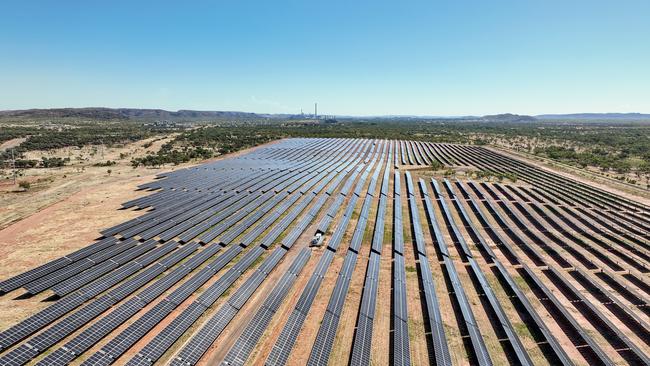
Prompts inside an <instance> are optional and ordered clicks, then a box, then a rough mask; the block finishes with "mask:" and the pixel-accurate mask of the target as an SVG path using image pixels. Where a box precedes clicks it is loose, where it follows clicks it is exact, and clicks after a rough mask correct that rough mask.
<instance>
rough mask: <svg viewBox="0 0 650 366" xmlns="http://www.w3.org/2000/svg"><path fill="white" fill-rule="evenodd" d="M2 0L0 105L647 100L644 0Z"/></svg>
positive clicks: (415, 108)
mask: <svg viewBox="0 0 650 366" xmlns="http://www.w3.org/2000/svg"><path fill="white" fill-rule="evenodd" d="M181 4H182V5H181ZM0 14H1V15H0V109H22V108H48V107H84V106H106V107H134V108H163V109H169V110H176V109H200V110H242V111H251V112H268V113H298V112H300V109H301V108H304V109H305V111H306V112H307V111H311V110H312V108H313V103H314V101H318V103H319V111H321V112H323V113H328V114H347V115H385V114H417V115H469V114H475V115H481V114H492V113H503V112H512V113H522V114H540V113H570V112H633V111H634V112H650V20H649V19H650V18H649V15H650V1H645V0H636V1H635V0H620V1H611V0H591V1H583V0H562V1H560V0H510V1H505V0H491V1H478V0H475V1H471V0H456V1H451V0H450V1H435V0H429V1H409V0H405V1H381V0H375V1H365V0H360V1H336V0H334V1H332V0H328V1H324V0H323V1H307V0H304V1H245V0H230V1H182V2H181V1H175V2H172V1H169V2H167V1H117V0H112V1H101V2H100V1H92V0H87V1H54V0H51V1H29V0H22V1H4V2H2V3H0Z"/></svg>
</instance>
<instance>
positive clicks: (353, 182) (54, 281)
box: [0, 138, 650, 366]
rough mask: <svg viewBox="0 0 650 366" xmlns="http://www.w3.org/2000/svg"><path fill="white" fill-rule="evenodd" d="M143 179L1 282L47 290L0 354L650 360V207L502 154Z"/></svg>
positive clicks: (364, 360)
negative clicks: (97, 225) (105, 211)
mask: <svg viewBox="0 0 650 366" xmlns="http://www.w3.org/2000/svg"><path fill="white" fill-rule="evenodd" d="M435 161H437V162H439V163H440V164H442V165H443V166H444V167H448V168H454V169H473V170H479V171H492V172H497V173H503V174H507V175H508V176H513V175H514V176H516V177H517V179H516V180H513V181H501V182H496V181H486V180H479V179H471V178H469V176H459V177H458V178H455V177H451V176H447V177H445V176H441V175H436V174H435V173H434V172H433V170H432V169H430V166H431V164H432V163H433V162H435ZM134 188H135V187H134ZM137 189H138V190H139V193H140V196H139V198H137V199H134V200H132V201H129V202H124V203H123V205H122V206H123V207H122V209H123V210H134V211H138V212H139V213H140V215H139V216H137V217H136V218H134V219H132V220H130V221H126V222H123V223H121V224H119V225H116V226H114V227H109V228H106V229H104V230H103V231H101V233H98V238H97V240H96V241H94V242H92V243H89V244H88V245H87V246H85V247H83V248H81V249H79V250H77V251H75V252H72V253H69V254H68V255H66V256H64V257H62V258H59V259H56V260H53V261H50V262H48V263H44V264H42V265H40V266H38V267H36V268H33V269H31V270H29V271H27V272H25V273H20V274H16V275H15V276H14V277H11V278H5V279H0V293H1V294H2V296H10V297H13V298H16V300H15V302H16V304H17V305H16V306H20V303H21V302H30V301H35V300H34V299H33V298H30V297H33V296H35V295H38V294H42V293H47V294H48V295H50V296H49V299H48V305H47V306H46V307H45V308H44V309H43V310H40V311H38V312H35V313H33V314H31V315H29V316H28V317H26V318H24V319H20V320H18V321H17V322H16V323H15V324H14V325H13V326H11V327H9V328H8V329H2V330H0V365H25V364H33V365H68V364H77V365H79V364H80V365H111V364H119V365H129V366H135V365H152V364H169V365H176V366H181V365H187V366H192V365H207V364H210V365H212V364H219V365H252V364H255V365H258V364H265V365H305V364H306V365H328V364H329V365H341V364H351V365H370V364H373V365H388V364H391V365H409V364H414V365H424V364H432V365H466V364H472V365H533V364H534V365H626V364H629V365H648V364H650V326H649V325H648V324H649V322H650V319H649V316H650V307H649V306H648V299H650V281H649V275H648V274H649V272H650V269H649V268H648V267H649V265H650V243H649V239H650V207H648V206H645V205H643V204H641V203H639V202H636V201H634V200H631V199H629V198H625V197H622V196H618V195H615V194H613V193H611V192H609V191H606V190H603V189H601V188H599V187H596V186H593V185H589V184H586V183H583V182H582V181H579V180H576V179H573V178H569V177H567V176H566V175H561V174H559V173H554V172H552V171H550V170H547V169H542V168H539V167H536V166H533V165H531V164H529V163H527V162H525V161H523V160H518V159H516V158H513V157H511V156H509V155H506V154H503V153H500V152H498V151H496V150H493V149H489V148H485V147H482V146H477V145H457V144H446V143H428V142H422V141H403V140H372V139H343V138H291V139H284V140H281V141H278V142H275V143H272V144H268V145H264V146H261V147H259V148H258V149H255V150H254V151H251V152H249V153H247V154H243V155H239V156H236V157H232V158H226V159H222V160H218V161H213V162H209V163H205V164H202V165H199V166H195V167H191V168H185V169H179V170H175V171H172V172H170V173H164V174H161V175H159V176H158V177H157V179H155V180H153V181H151V182H149V183H146V184H144V185H142V186H140V187H137Z"/></svg>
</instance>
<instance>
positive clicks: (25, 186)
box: [18, 180, 32, 191]
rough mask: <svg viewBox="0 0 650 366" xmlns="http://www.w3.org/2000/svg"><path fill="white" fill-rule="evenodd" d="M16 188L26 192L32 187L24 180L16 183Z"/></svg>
mask: <svg viewBox="0 0 650 366" xmlns="http://www.w3.org/2000/svg"><path fill="white" fill-rule="evenodd" d="M18 187H20V188H22V189H23V190H25V191H27V190H29V189H30V188H31V187H32V184H31V183H29V182H28V181H26V180H24V181H21V182H20V183H18Z"/></svg>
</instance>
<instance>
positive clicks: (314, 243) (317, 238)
mask: <svg viewBox="0 0 650 366" xmlns="http://www.w3.org/2000/svg"><path fill="white" fill-rule="evenodd" d="M322 243H323V233H320V232H318V233H316V235H314V238H313V239H312V240H311V243H310V244H309V246H310V247H319V246H321V244H322Z"/></svg>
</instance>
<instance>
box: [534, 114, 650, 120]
mask: <svg viewBox="0 0 650 366" xmlns="http://www.w3.org/2000/svg"><path fill="white" fill-rule="evenodd" d="M535 117H537V118H538V119H588V120H597V119H600V120H650V114H642V113H572V114H540V115H538V116H535Z"/></svg>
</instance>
